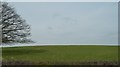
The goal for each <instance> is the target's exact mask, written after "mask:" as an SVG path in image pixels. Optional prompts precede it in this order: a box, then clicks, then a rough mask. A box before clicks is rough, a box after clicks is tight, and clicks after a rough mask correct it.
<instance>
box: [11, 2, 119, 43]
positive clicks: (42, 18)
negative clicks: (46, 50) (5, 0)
mask: <svg viewBox="0 0 120 67" xmlns="http://www.w3.org/2000/svg"><path fill="white" fill-rule="evenodd" d="M10 5H12V6H13V7H15V9H16V11H17V13H18V14H20V15H21V16H22V17H23V18H24V19H25V20H26V21H27V23H28V24H30V25H31V29H32V30H31V33H32V36H31V39H32V40H34V41H36V42H37V43H40V44H118V12H117V11H118V4H117V2H53V3H52V2H11V3H10Z"/></svg>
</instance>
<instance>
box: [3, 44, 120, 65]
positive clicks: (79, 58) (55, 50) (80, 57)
mask: <svg viewBox="0 0 120 67" xmlns="http://www.w3.org/2000/svg"><path fill="white" fill-rule="evenodd" d="M2 57H3V61H11V60H14V61H29V62H33V63H40V62H41V63H42V62H46V63H48V62H49V63H54V62H55V63H60V62H61V63H63V62H64V63H77V62H86V61H91V62H92V61H112V62H114V61H117V60H118V47H117V46H34V47H33V46H29V47H9V48H8V47H7V48H2Z"/></svg>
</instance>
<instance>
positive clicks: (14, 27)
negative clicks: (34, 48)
mask: <svg viewBox="0 0 120 67" xmlns="http://www.w3.org/2000/svg"><path fill="white" fill-rule="evenodd" d="M0 10H1V12H0V16H2V18H0V22H1V23H0V26H2V42H3V43H11V42H12V43H13V42H20V43H23V42H30V41H31V40H30V39H29V36H30V25H28V24H27V23H26V21H25V20H24V19H23V18H22V17H21V16H20V15H18V14H17V13H16V11H15V9H14V8H13V7H11V6H10V5H9V4H8V3H7V2H2V3H1V7H0Z"/></svg>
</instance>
